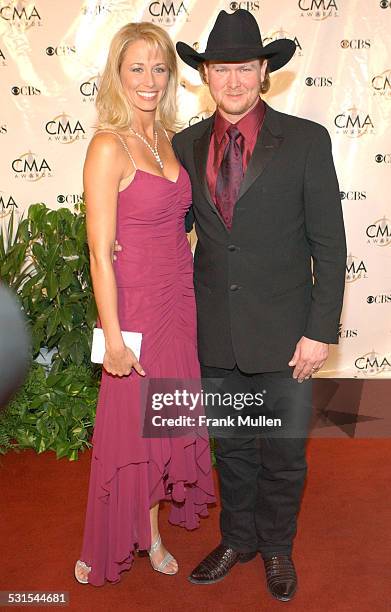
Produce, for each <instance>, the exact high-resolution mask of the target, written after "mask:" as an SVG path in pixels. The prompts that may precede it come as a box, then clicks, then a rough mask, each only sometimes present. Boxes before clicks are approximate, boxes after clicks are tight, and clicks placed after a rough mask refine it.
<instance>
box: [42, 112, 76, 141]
mask: <svg viewBox="0 0 391 612" xmlns="http://www.w3.org/2000/svg"><path fill="white" fill-rule="evenodd" d="M45 131H46V133H47V134H48V135H49V138H48V140H49V142H54V141H56V142H60V143H61V144H71V143H73V142H76V141H77V140H83V139H85V138H86V133H85V130H84V128H83V126H82V124H81V123H80V121H79V120H78V119H76V120H73V121H71V120H70V116H69V115H66V114H65V113H62V114H61V115H57V117H54V118H53V119H52V120H51V121H48V122H47V123H46V125H45Z"/></svg>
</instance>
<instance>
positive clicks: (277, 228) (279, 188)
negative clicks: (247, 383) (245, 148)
mask: <svg viewBox="0 0 391 612" xmlns="http://www.w3.org/2000/svg"><path fill="white" fill-rule="evenodd" d="M213 121H214V115H213V116H212V117H210V118H209V119H206V120H204V121H200V122H199V123H197V124H195V125H193V126H191V127H189V128H187V129H185V130H184V131H182V132H180V133H178V134H176V135H175V136H174V138H173V146H174V149H175V152H176V154H177V156H178V158H179V160H180V161H181V163H182V164H183V166H184V167H185V168H186V170H187V171H188V173H189V175H190V178H191V182H192V192H193V206H192V212H193V213H194V217H195V227H196V232H197V237H198V242H197V246H196V251H195V257H194V285H195V292H196V301H197V322H198V353H199V358H200V361H201V363H202V364H204V365H209V366H215V367H222V368H232V367H234V365H235V364H237V365H238V367H239V368H240V369H241V370H242V371H244V372H249V373H253V372H270V371H277V370H285V369H286V368H287V367H288V361H289V360H290V359H291V357H292V355H293V353H294V350H295V347H296V343H297V342H298V340H300V338H301V337H302V336H306V337H307V338H312V339H314V340H320V341H322V342H326V343H338V324H339V317H340V313H341V309H342V300H343V292H344V279H345V265H346V242H345V231H344V224H343V216H342V210H341V200H340V193H339V186H338V181H337V177H336V173H335V168H334V163H333V158H332V153H331V141H330V136H329V134H328V132H327V130H326V129H325V128H324V127H323V126H321V125H319V124H317V123H314V122H313V121H308V120H306V119H301V118H298V117H293V116H291V115H286V114H284V113H280V112H278V111H276V110H274V109H272V108H271V107H270V106H268V105H266V115H265V120H264V123H263V126H262V129H261V131H260V134H259V136H258V140H257V143H256V145H255V149H254V152H253V154H252V157H251V160H250V162H249V165H248V168H247V171H246V174H245V176H244V179H243V182H242V185H241V189H240V192H239V197H238V200H237V203H236V206H235V209H234V215H233V223H232V229H231V231H230V232H229V231H228V230H227V229H226V227H225V225H224V222H223V220H222V218H221V216H220V214H219V213H218V211H217V209H216V206H215V204H214V203H213V200H212V198H211V196H210V193H209V189H208V185H207V180H206V162H207V156H208V148H209V143H210V137H211V133H212V128H213ZM192 212H190V216H191V215H192ZM188 220H189V219H188ZM187 229H189V228H187ZM311 262H312V265H313V267H312V268H311Z"/></svg>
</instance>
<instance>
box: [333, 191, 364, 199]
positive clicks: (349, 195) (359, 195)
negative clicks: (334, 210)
mask: <svg viewBox="0 0 391 612" xmlns="http://www.w3.org/2000/svg"><path fill="white" fill-rule="evenodd" d="M339 194H340V196H341V200H349V201H352V200H366V199H367V192H366V191H353V190H352V191H340V192H339Z"/></svg>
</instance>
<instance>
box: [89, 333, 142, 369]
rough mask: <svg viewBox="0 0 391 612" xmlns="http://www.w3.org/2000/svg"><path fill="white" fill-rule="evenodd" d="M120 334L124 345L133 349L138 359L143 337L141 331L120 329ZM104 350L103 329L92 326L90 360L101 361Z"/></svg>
mask: <svg viewBox="0 0 391 612" xmlns="http://www.w3.org/2000/svg"><path fill="white" fill-rule="evenodd" d="M121 335H122V338H123V339H124V343H125V345H126V346H127V347H128V348H130V349H131V350H132V351H133V353H134V354H135V355H136V357H137V359H140V351H141V340H142V337H143V335H142V333H141V332H130V331H122V330H121ZM105 350H106V345H105V336H104V333H103V329H101V328H100V327H94V331H93V336H92V347H91V361H92V362H93V363H103V357H104V355H105Z"/></svg>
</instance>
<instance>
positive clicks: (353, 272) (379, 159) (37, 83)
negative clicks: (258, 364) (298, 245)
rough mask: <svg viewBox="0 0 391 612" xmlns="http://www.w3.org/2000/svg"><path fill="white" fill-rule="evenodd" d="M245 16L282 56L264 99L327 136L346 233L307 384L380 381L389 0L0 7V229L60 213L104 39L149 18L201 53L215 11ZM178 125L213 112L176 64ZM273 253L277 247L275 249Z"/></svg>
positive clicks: (78, 193) (72, 188) (388, 369)
mask: <svg viewBox="0 0 391 612" xmlns="http://www.w3.org/2000/svg"><path fill="white" fill-rule="evenodd" d="M238 8H245V9H247V10H249V11H251V12H252V13H253V15H254V16H255V17H256V19H257V20H258V23H259V25H260V28H261V32H262V36H263V39H264V43H265V44H266V43H268V42H270V41H273V40H276V39H278V38H291V39H293V40H294V41H295V43H296V53H295V56H294V57H293V59H292V60H291V61H290V62H289V64H288V65H287V66H285V67H284V68H283V69H282V70H281V71H279V72H277V73H275V74H273V75H272V86H271V90H270V92H269V93H268V94H267V96H266V97H265V99H266V100H267V101H268V103H269V104H270V105H271V106H273V107H274V108H276V109H277V110H281V111H283V112H286V113H290V114H294V115H299V116H301V117H306V118H309V119H312V120H314V121H318V122H320V123H322V124H323V125H325V126H326V127H327V129H328V130H329V133H330V135H331V139H332V143H333V153H334V160H335V165H336V169H337V174H338V178H339V183H340V190H341V201H342V206H343V212H344V218H345V223H346V231H347V242H348V258H347V262H346V293H345V303H344V309H343V313H342V317H341V322H340V331H339V335H340V343H339V345H337V346H332V347H331V357H330V359H329V360H328V362H327V364H326V366H325V368H324V370H323V371H322V372H320V373H319V375H318V376H320V377H352V378H353V377H358V378H366V377H377V378H388V377H391V221H390V219H391V210H390V208H391V204H390V201H391V199H390V188H391V185H390V177H391V139H390V130H389V124H390V115H391V56H390V51H391V37H390V31H391V0H254V1H250V0H249V1H244V2H235V1H229V0H224V1H223V2H218V1H217V0H151V1H146V0H106V1H101V2H99V1H96V0H88V1H84V2H83V1H82V0H66V1H65V0H36V1H30V0H14V1H12V0H9V1H7V0H0V75H1V81H0V82H1V104H0V147H1V148H0V150H1V153H0V155H1V164H0V223H6V222H7V219H8V217H9V215H10V213H11V211H12V210H15V211H16V212H17V214H19V215H22V214H23V212H24V211H25V210H26V209H27V208H28V206H29V205H30V204H33V203H35V202H44V203H45V204H46V205H47V206H48V207H50V208H54V209H55V208H58V207H61V206H67V207H69V208H70V209H73V206H74V204H75V203H77V202H79V201H80V200H81V198H82V190H83V188H82V167H83V162H84V156H85V151H86V147H87V145H88V142H89V140H90V138H91V135H92V134H93V132H94V127H93V126H94V124H95V119H96V116H95V105H94V102H95V97H96V94H97V91H98V88H99V78H100V73H101V72H102V69H103V66H104V64H105V60H106V55H107V50H108V46H109V43H110V40H111V38H112V36H113V35H114V33H115V32H116V31H117V30H118V29H119V28H120V27H121V26H122V25H124V24H125V23H128V22H131V21H150V22H153V23H155V24H158V25H160V26H162V27H163V28H165V29H166V30H167V31H168V32H169V33H170V35H171V37H172V39H173V40H174V42H176V41H177V40H183V41H185V42H187V43H188V44H191V45H194V47H195V48H196V49H197V50H200V51H203V50H204V49H205V46H206V41H207V37H208V33H209V32H210V30H211V28H212V26H213V23H214V21H215V19H216V16H217V14H218V12H219V11H220V10H222V9H224V10H226V11H227V12H232V11H235V10H237V9H238ZM179 65H180V71H181V77H180V86H179V91H178V101H179V114H180V119H181V120H183V122H184V124H185V125H189V124H192V123H194V122H197V121H200V120H201V119H203V118H205V117H207V116H209V115H210V114H211V113H212V112H213V111H214V105H213V101H212V100H211V99H210V97H209V94H208V91H207V89H206V88H205V87H204V86H203V85H202V84H201V82H200V79H199V76H198V73H197V71H195V70H193V69H192V68H190V67H188V66H186V65H185V64H183V62H181V60H179ZM278 248H279V245H278V242H277V243H276V249H278Z"/></svg>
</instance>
